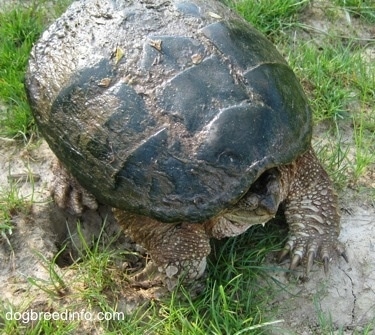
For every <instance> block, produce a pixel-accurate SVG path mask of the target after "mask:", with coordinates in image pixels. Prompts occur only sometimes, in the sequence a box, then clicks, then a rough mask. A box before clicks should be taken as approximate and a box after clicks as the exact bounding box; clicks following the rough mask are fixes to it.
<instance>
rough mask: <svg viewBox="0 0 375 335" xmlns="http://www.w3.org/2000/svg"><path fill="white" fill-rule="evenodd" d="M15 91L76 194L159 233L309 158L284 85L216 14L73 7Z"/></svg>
mask: <svg viewBox="0 0 375 335" xmlns="http://www.w3.org/2000/svg"><path fill="white" fill-rule="evenodd" d="M26 89H27V93H28V97H29V101H30V103H31V106H32V111H33V114H34V117H35V120H36V122H37V124H38V126H39V128H40V131H41V132H42V134H43V135H44V137H45V139H46V140H47V142H48V144H49V145H50V147H51V149H52V150H53V151H54V153H55V154H56V155H57V157H58V158H59V159H60V160H61V161H62V162H63V163H64V164H65V166H66V167H67V168H68V170H69V171H70V172H71V173H72V174H73V175H74V176H75V177H76V178H77V179H78V181H79V182H80V183H81V184H82V185H83V186H84V187H85V188H87V190H89V191H90V192H92V193H93V194H94V195H95V196H96V197H97V199H98V200H99V201H100V202H102V203H105V204H108V205H111V206H113V207H116V208H121V209H124V210H130V211H133V212H136V213H139V214H142V215H148V216H151V217H154V218H156V219H158V220H161V221H163V222H179V221H191V222H199V221H203V220H206V219H208V218H210V217H212V216H214V215H217V214H219V213H220V212H221V211H223V210H225V208H227V207H228V206H231V205H233V204H235V203H236V202H237V201H238V200H239V199H240V198H241V197H242V196H243V195H244V194H245V193H246V192H247V191H248V189H249V188H250V186H251V184H252V183H253V182H254V181H255V180H256V179H257V178H258V176H259V175H260V174H261V173H262V172H264V171H265V170H267V169H269V168H271V167H274V166H278V165H280V164H288V163H290V162H292V161H293V160H294V159H295V158H296V157H297V156H298V155H300V154H301V153H303V152H305V151H306V150H307V149H308V148H309V146H310V140H311V129H312V126H311V111H310V109H309V106H308V103H307V100H306V97H305V95H304V93H303V91H302V88H301V86H300V84H299V82H298V80H297V79H296V77H295V75H294V73H293V72H292V70H291V69H290V68H289V67H288V65H287V64H286V62H285V60H284V59H283V57H282V56H281V55H280V54H279V52H278V51H277V50H276V48H275V47H274V46H273V45H272V44H271V43H270V42H269V41H268V40H267V39H266V38H265V37H264V36H263V35H262V34H260V33H259V32H258V31H256V30H255V29H254V28H252V27H251V26H250V25H249V24H248V23H246V22H245V21H244V20H243V19H241V18H240V17H238V16H237V15H235V14H234V13H233V12H232V11H231V10H229V9H228V8H226V7H225V6H223V5H222V4H220V3H219V2H217V1H211V0H209V1H207V0H189V1H164V0H154V1H151V2H150V1H124V0H101V1H97V0H84V1H76V2H74V3H73V4H72V5H71V7H69V9H68V10H67V11H66V12H65V13H64V14H63V15H62V16H61V17H60V18H59V19H58V20H57V21H56V22H55V23H53V24H52V26H51V27H50V28H49V29H48V30H47V31H46V32H45V33H44V34H43V35H42V37H41V38H40V40H39V41H38V43H37V44H36V45H35V46H34V48H33V51H32V53H31V56H30V60H29V67H28V71H27V74H26Z"/></svg>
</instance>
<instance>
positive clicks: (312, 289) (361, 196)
mask: <svg viewBox="0 0 375 335" xmlns="http://www.w3.org/2000/svg"><path fill="white" fill-rule="evenodd" d="M0 4H1V2H0ZM313 14H314V13H313ZM315 14H316V15H315V16H312V17H311V18H310V19H308V22H307V24H310V25H312V26H315V27H316V28H317V29H320V30H324V29H328V28H327V25H328V23H326V22H322V21H320V18H319V15H318V13H315ZM367 33H368V31H367V30H364V32H363V34H367ZM366 36H367V35H366ZM365 52H366V55H368V57H374V59H375V51H374V49H372V50H366V51H365ZM51 160H52V154H51V152H50V150H49V148H48V146H47V145H46V144H45V143H44V142H43V143H42V144H41V145H35V144H32V143H31V144H29V145H28V146H26V147H25V146H21V147H20V146H18V145H17V143H16V142H14V141H12V140H9V139H4V138H0V185H1V188H2V189H3V188H7V187H9V181H10V180H11V179H12V180H13V181H14V180H16V181H17V179H19V178H20V176H21V179H19V181H18V185H19V186H20V189H19V192H20V194H22V195H24V196H25V197H26V199H31V198H30V197H31V195H30V194H33V200H34V205H33V206H32V207H31V208H30V211H28V212H26V213H18V214H17V215H16V216H15V217H14V225H15V226H16V228H15V229H13V231H12V232H9V234H7V238H4V237H2V238H1V237H0V264H1V266H0V296H1V299H2V301H3V302H5V305H6V303H7V301H8V302H9V303H10V304H12V305H21V306H25V307H26V306H28V305H32V306H38V305H45V304H46V301H48V300H49V297H48V294H47V293H45V292H41V291H40V290H38V289H37V287H35V286H32V285H30V283H29V281H28V278H30V277H33V278H39V279H45V280H49V276H50V275H49V273H48V270H47V269H46V268H45V267H44V266H43V262H41V258H40V256H38V254H37V252H39V253H40V254H42V255H44V256H45V257H47V258H49V259H52V258H53V256H54V255H55V254H56V252H57V251H58V250H57V245H59V244H61V243H63V241H64V240H65V239H66V238H67V237H68V230H67V226H69V227H70V230H71V231H70V233H71V234H73V235H74V233H75V231H74V229H75V228H74V227H75V219H74V218H73V217H70V216H69V215H67V214H65V213H63V212H61V211H60V210H58V209H57V208H56V207H55V206H54V204H53V203H51V201H50V199H49V191H48V185H49V183H50V181H51V179H52V174H51V170H50V164H51ZM30 173H31V174H32V175H33V176H34V182H30V180H28V181H25V180H24V179H22V178H23V177H26V176H30ZM374 180H375V178H374V167H373V166H372V168H370V170H369V171H368V172H367V174H366V175H365V176H364V177H363V180H362V181H361V183H362V184H363V185H365V187H364V189H365V191H363V192H361V191H358V190H352V189H350V188H348V189H346V190H345V191H343V192H341V193H340V194H339V197H340V205H341V212H342V218H341V223H342V231H341V235H340V240H341V241H342V242H343V244H345V245H346V248H347V254H348V258H349V263H346V262H345V261H344V259H339V260H337V261H336V262H333V263H332V264H331V265H330V271H329V273H328V275H325V274H324V272H323V271H321V269H320V268H318V267H314V269H313V271H315V272H316V273H314V274H313V275H312V277H313V278H314V279H313V280H310V281H307V282H304V283H295V282H293V281H288V280H287V279H286V278H285V276H283V275H282V274H280V275H275V278H276V279H277V280H279V281H280V282H282V283H284V284H285V285H286V287H287V291H284V292H283V293H280V295H278V296H277V297H276V298H275V300H274V302H273V305H272V309H273V310H274V309H277V310H278V312H277V314H276V316H275V317H276V318H277V319H283V320H284V322H283V323H281V325H280V328H279V329H277V330H275V332H274V333H275V334H314V333H317V334H319V333H320V330H319V324H321V323H322V319H324V318H325V320H327V321H328V320H329V316H330V317H331V319H332V324H333V325H334V326H335V329H340V328H341V329H343V330H344V334H352V333H353V331H355V330H361V329H362V327H366V325H368V324H369V323H371V322H372V323H373V324H375V205H374V199H373V198H371V196H369V190H371V189H372V190H373V189H374V187H375V185H374ZM366 190H367V191H366ZM372 194H373V193H372ZM67 222H68V223H67ZM88 222H90V225H89V224H88ZM100 224H101V217H100V216H97V217H87V218H86V219H85V220H84V221H83V224H82V225H83V232H84V234H86V235H87V236H88V239H89V236H91V235H92V234H94V235H98V234H99V231H100ZM117 230H118V227H117V226H116V225H115V224H113V225H112V226H111V228H109V230H108V231H107V232H106V233H107V234H108V236H111V235H114V234H115V233H116V232H117ZM5 308H7V306H5ZM132 308H133V306H131V305H129V306H127V307H126V309H128V310H131V309H132ZM323 334H324V332H323Z"/></svg>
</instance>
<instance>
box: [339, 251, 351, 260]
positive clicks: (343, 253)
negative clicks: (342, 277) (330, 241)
mask: <svg viewBox="0 0 375 335" xmlns="http://www.w3.org/2000/svg"><path fill="white" fill-rule="evenodd" d="M340 256H341V257H342V258H344V259H345V262H346V263H349V258H348V255H347V254H346V252H345V250H344V251H342V252H341V253H340Z"/></svg>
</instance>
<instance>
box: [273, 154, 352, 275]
mask: <svg viewBox="0 0 375 335" xmlns="http://www.w3.org/2000/svg"><path fill="white" fill-rule="evenodd" d="M279 169H280V172H281V180H286V179H289V182H288V183H287V184H288V185H289V191H288V194H287V197H286V199H285V217H286V220H287V222H288V225H289V239H288V241H287V242H286V245H285V247H284V250H283V251H282V252H281V254H280V260H282V259H283V258H285V256H287V255H288V254H291V263H290V269H292V270H293V269H294V268H296V266H297V265H298V264H299V263H300V261H301V260H302V259H306V260H307V264H306V275H307V274H308V273H309V272H310V270H311V267H312V264H313V262H314V260H315V259H320V260H322V261H323V263H324V270H325V272H327V271H328V263H329V260H330V259H331V258H332V256H333V255H334V254H335V253H337V252H338V253H339V254H340V255H341V256H343V257H344V258H345V260H347V257H346V254H345V249H344V247H343V246H342V245H341V244H340V242H339V241H338V235H339V232H340V215H339V212H338V208H337V195H336V194H335V192H334V190H333V185H332V182H331V180H330V179H329V176H328V174H327V172H326V171H325V170H324V169H323V167H322V166H321V164H320V163H319V161H318V159H317V157H316V156H315V153H314V151H313V149H310V150H309V151H308V152H306V153H305V154H303V155H302V156H300V157H299V158H298V159H297V160H296V161H295V162H294V163H293V164H290V165H286V166H282V167H280V168H279Z"/></svg>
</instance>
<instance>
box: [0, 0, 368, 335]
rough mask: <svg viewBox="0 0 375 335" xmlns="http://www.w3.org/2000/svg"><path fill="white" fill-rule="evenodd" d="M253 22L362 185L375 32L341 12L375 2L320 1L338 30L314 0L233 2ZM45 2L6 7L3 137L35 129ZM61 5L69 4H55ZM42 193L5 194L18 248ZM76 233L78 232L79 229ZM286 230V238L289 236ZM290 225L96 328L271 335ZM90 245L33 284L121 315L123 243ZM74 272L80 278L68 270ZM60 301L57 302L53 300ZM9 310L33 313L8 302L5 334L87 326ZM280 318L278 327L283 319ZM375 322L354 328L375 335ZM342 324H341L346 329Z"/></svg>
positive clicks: (336, 163)
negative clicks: (32, 100)
mask: <svg viewBox="0 0 375 335" xmlns="http://www.w3.org/2000/svg"><path fill="white" fill-rule="evenodd" d="M225 2H226V3H227V4H228V5H229V6H231V7H232V8H235V9H236V10H237V11H238V12H239V13H240V14H241V15H243V16H244V17H245V18H246V19H247V20H249V21H250V22H252V23H253V24H254V25H255V26H256V27H257V28H258V29H260V30H261V31H263V32H264V33H265V34H267V35H268V37H269V38H270V39H271V40H272V41H274V42H275V43H276V44H277V47H278V49H279V50H280V51H281V52H282V54H283V55H284V56H285V57H286V58H287V59H288V62H289V63H290V65H291V67H292V68H293V69H294V71H295V72H296V74H297V76H298V78H300V80H301V83H302V85H303V86H304V88H305V91H306V93H307V95H308V97H309V99H310V101H311V106H312V108H313V111H314V120H315V123H316V125H317V126H322V128H323V129H324V130H325V133H324V134H323V135H322V134H320V138H319V139H316V140H315V141H314V146H315V148H316V150H317V152H318V155H319V157H320V158H321V160H322V161H323V163H324V164H325V166H326V168H327V170H328V171H329V173H330V175H331V177H332V178H333V180H334V181H335V183H336V185H337V186H338V187H339V189H345V188H346V187H347V186H348V185H349V184H350V186H351V187H354V188H355V187H358V185H359V183H360V181H361V178H363V177H364V176H365V175H366V172H367V171H368V170H369V169H371V167H372V168H373V162H374V161H375V156H374V152H375V137H374V135H373V134H374V131H375V117H374V111H373V105H374V101H375V79H374V74H375V68H374V63H375V62H374V61H371V60H370V59H369V58H366V57H365V55H364V53H363V49H364V46H366V45H368V44H372V45H374V43H375V41H374V40H368V39H367V40H362V39H361V38H360V37H358V36H357V35H351V34H350V33H348V34H347V35H343V32H342V30H340V31H336V30H335V27H340V26H341V23H342V18H343V17H344V18H347V17H348V16H349V18H350V19H351V20H359V22H360V23H361V24H369V27H371V24H373V22H375V21H374V20H375V19H374V13H375V9H374V3H373V1H359V0H331V1H326V2H319V5H321V6H322V13H323V14H322V15H326V16H327V17H326V19H327V20H328V18H329V20H328V21H332V20H333V23H332V26H330V28H329V29H328V31H326V32H322V31H317V30H316V29H314V28H313V27H310V26H308V25H307V24H306V23H304V21H303V20H304V19H305V16H306V15H307V14H308V10H309V8H310V7H309V6H310V5H311V1H308V0H302V1H296V0H294V1H292V0H287V1H283V0H275V1H271V0H257V1H255V0H227V1H225ZM44 3H45V1H36V0H35V1H34V2H33V4H32V5H31V6H30V7H28V8H26V7H22V6H18V7H16V8H12V9H9V10H7V12H3V13H0V102H1V105H3V108H1V109H0V134H1V136H7V137H11V138H14V137H16V138H18V139H28V138H30V137H37V135H38V134H37V129H36V128H35V125H34V122H33V120H32V118H31V116H30V110H29V107H28V105H27V102H26V97H25V93H24V87H23V76H24V71H25V66H26V62H27V59H28V55H29V51H30V48H31V46H32V43H33V42H35V40H36V39H37V37H38V36H39V34H40V33H41V31H42V30H43V29H44V27H46V25H47V23H48V22H49V21H50V19H51V15H50V10H46V9H45V8H43V4H44ZM53 8H54V10H53V11H52V12H55V13H59V12H61V11H62V9H63V5H62V4H61V2H59V1H56V2H55V3H54V7H53ZM53 16H55V14H54V15H53ZM31 203H32V199H30V198H25V197H23V196H21V195H20V193H19V185H17V184H16V183H10V184H9V186H8V187H2V188H1V190H0V233H1V236H2V238H4V240H5V241H6V243H7V244H9V246H11V243H10V240H9V238H8V237H9V236H10V235H11V234H12V233H14V228H15V227H14V226H13V223H12V222H13V221H12V219H13V218H14V217H15V216H16V215H17V213H19V212H20V211H26V212H27V210H29V209H30V204H31ZM77 232H78V234H81V233H80V229H78V231H77ZM280 236H281V237H280ZM283 236H285V231H284V230H283V229H281V230H280V228H278V227H277V226H273V227H272V226H269V225H267V226H266V227H265V228H263V227H254V229H251V230H250V231H249V232H247V233H246V234H244V235H242V236H239V237H237V238H233V239H228V240H226V241H222V242H220V243H218V244H215V245H214V246H213V247H214V252H213V254H212V257H211V258H210V260H209V265H208V275H207V278H206V279H205V284H206V287H205V289H204V291H203V292H202V293H201V294H200V295H199V296H198V297H195V296H192V295H191V293H190V289H189V287H186V288H184V287H180V289H179V290H178V291H176V292H173V294H172V296H171V297H170V298H169V299H165V300H162V301H159V300H152V301H151V302H150V303H149V304H147V305H146V306H144V307H143V308H139V309H137V310H136V311H135V312H134V313H133V314H131V315H127V316H126V317H125V318H124V319H122V320H111V321H109V320H108V321H102V322H97V323H95V324H92V325H91V326H92V327H93V328H100V329H102V333H103V334H193V335H194V334H235V335H240V334H262V333H264V334H267V332H268V330H269V329H270V327H272V326H275V327H280V328H282V326H283V324H282V323H278V322H279V321H281V320H279V318H277V317H273V316H272V311H270V307H269V303H270V301H272V297H273V295H274V294H276V292H277V290H278V289H283V288H282V287H279V286H278V284H279V283H277V282H274V281H273V280H272V277H271V276H270V274H272V273H274V271H280V269H277V267H274V268H272V267H266V266H265V265H264V259H265V257H266V255H267V254H269V253H270V252H271V251H275V250H277V249H279V248H281V246H282V242H283ZM79 240H80V241H81V249H80V250H81V253H80V254H79V255H78V256H79V257H78V259H76V260H75V261H74V262H73V264H72V265H71V266H70V267H69V269H59V268H58V267H57V265H56V262H57V258H58V257H55V259H52V260H49V259H46V258H44V256H42V255H40V260H41V263H42V264H44V266H45V268H46V269H47V272H48V273H49V275H50V278H49V279H48V280H45V279H43V280H41V279H39V278H29V283H30V285H32V286H33V287H34V288H36V289H38V290H40V291H42V292H44V293H45V294H47V296H48V297H49V300H50V301H52V302H54V303H53V304H54V305H53V310H56V311H63V310H64V309H65V308H69V309H72V310H81V309H82V308H85V309H87V310H92V311H95V312H99V311H101V312H109V313H112V312H121V311H123V309H124V299H123V297H124V295H125V293H124V292H125V291H124V290H125V287H126V284H127V282H128V277H127V276H126V274H125V273H123V270H121V266H119V264H120V263H121V260H123V259H124V258H126V257H127V253H126V251H124V250H119V249H116V248H115V247H113V246H115V245H116V241H115V240H114V241H111V243H107V241H106V242H104V240H103V236H100V237H99V238H98V239H97V240H95V241H92V243H88V242H87V241H85V239H84V238H83V235H82V234H81V235H80V236H79ZM64 271H73V272H74V277H69V276H68V275H67V276H65V275H64V273H65V272H64ZM51 304H52V303H51ZM9 308H13V309H14V311H20V312H22V311H24V310H27V306H2V307H1V308H0V327H1V326H2V327H3V329H2V330H3V331H4V333H7V334H69V333H72V334H74V332H75V331H76V330H77V329H79V324H78V323H77V322H64V321H58V322H53V321H51V320H39V321H38V322H36V323H34V324H33V325H30V324H22V323H20V322H17V321H15V320H5V318H4V316H5V313H6V312H7V311H9ZM316 314H317V317H318V320H319V322H320V326H321V330H322V331H323V332H324V331H325V332H326V333H327V334H329V333H333V331H334V330H335V328H334V327H333V325H332V320H331V319H330V316H329V314H326V313H325V312H322V311H320V310H319V306H318V304H317V310H316ZM270 323H274V324H273V325H272V324H271V325H270ZM372 330H373V325H368V327H367V328H366V327H365V329H364V330H363V331H362V332H359V331H358V332H356V334H358V335H359V334H370V333H371V331H372ZM339 331H340V330H339Z"/></svg>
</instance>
